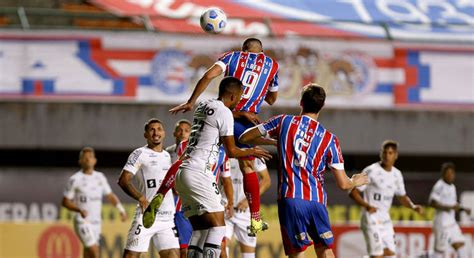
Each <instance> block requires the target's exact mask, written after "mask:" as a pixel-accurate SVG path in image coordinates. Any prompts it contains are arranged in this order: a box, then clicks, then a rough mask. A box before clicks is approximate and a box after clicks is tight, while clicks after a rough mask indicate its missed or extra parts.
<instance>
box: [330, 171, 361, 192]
mask: <svg viewBox="0 0 474 258" xmlns="http://www.w3.org/2000/svg"><path fill="white" fill-rule="evenodd" d="M330 169H331V171H332V172H333V174H334V176H335V177H336V185H337V187H339V189H341V190H350V189H352V188H354V187H358V186H361V185H365V184H367V183H368V182H369V177H368V176H367V173H365V172H362V173H359V174H354V175H352V177H351V178H349V177H348V176H347V174H346V171H344V170H341V169H336V168H333V167H330Z"/></svg>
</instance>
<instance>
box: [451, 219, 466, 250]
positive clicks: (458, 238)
mask: <svg viewBox="0 0 474 258" xmlns="http://www.w3.org/2000/svg"><path fill="white" fill-rule="evenodd" d="M448 230H449V233H448V234H449V240H450V243H451V246H452V247H453V249H454V250H455V251H456V257H462V258H464V257H467V255H466V252H465V250H464V249H465V248H464V243H465V239H464V236H463V234H462V231H461V228H460V227H459V225H457V224H456V225H453V226H451V227H449V228H448Z"/></svg>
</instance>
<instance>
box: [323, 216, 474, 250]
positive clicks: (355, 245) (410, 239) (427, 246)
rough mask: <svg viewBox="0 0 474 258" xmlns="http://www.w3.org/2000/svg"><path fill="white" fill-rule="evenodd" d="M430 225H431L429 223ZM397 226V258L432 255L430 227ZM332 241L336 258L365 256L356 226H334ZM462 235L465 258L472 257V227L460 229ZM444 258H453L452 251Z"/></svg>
mask: <svg viewBox="0 0 474 258" xmlns="http://www.w3.org/2000/svg"><path fill="white" fill-rule="evenodd" d="M429 224H431V223H429ZM429 224H428V225H426V224H425V225H420V226H416V225H399V226H395V242H396V245H397V250H396V252H397V257H424V255H428V254H429V253H433V242H434V239H433V234H432V228H431V225H429ZM332 230H333V233H334V236H335V239H334V243H335V244H334V246H335V247H334V249H333V250H334V253H335V255H336V257H363V256H364V255H366V254H367V251H366V245H365V241H364V237H363V235H362V231H361V230H360V228H359V226H357V225H336V226H333V227H332ZM461 230H462V232H463V234H464V238H465V240H466V242H465V246H464V248H465V253H466V255H467V257H474V252H473V251H474V250H473V243H472V241H473V235H474V227H472V226H470V227H461ZM446 255H447V256H446V257H454V256H452V255H453V250H449V251H448V252H447V253H446Z"/></svg>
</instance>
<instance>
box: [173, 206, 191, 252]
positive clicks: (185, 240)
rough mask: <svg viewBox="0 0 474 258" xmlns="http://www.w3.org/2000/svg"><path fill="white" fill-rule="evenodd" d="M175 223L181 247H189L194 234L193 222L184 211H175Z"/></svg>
mask: <svg viewBox="0 0 474 258" xmlns="http://www.w3.org/2000/svg"><path fill="white" fill-rule="evenodd" d="M174 224H175V225H176V230H177V231H178V237H179V248H188V245H189V241H191V236H192V234H193V227H192V226H191V222H189V220H188V219H187V218H186V217H185V216H184V212H183V211H180V212H176V213H175V215H174Z"/></svg>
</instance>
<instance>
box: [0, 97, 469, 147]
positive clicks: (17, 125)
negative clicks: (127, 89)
mask: <svg viewBox="0 0 474 258" xmlns="http://www.w3.org/2000/svg"><path fill="white" fill-rule="evenodd" d="M169 108H170V106H167V105H151V104H124V103H114V104H110V103H107V104H98V103H60V102H2V103H0V117H1V120H0V148H1V149H10V148H15V149H78V148H80V147H82V146H84V145H91V146H93V147H95V148H98V149H103V150H130V149H133V148H135V147H136V146H140V145H142V144H144V139H143V136H142V132H143V124H144V122H145V121H146V120H147V119H149V118H151V117H157V118H159V119H161V120H163V121H164V122H165V124H166V130H167V133H168V134H167V139H166V145H168V144H171V143H172V130H173V127H174V123H175V122H176V121H177V120H178V119H181V118H188V119H191V115H192V114H191V113H186V114H184V115H183V114H180V115H176V116H174V115H171V114H169V113H168V111H167V110H168V109H169ZM264 110H265V111H266V112H263V113H262V114H261V117H262V119H266V118H268V117H270V116H271V115H274V114H279V113H290V114H291V113H297V112H298V110H296V109H284V110H282V109H269V108H264ZM320 120H321V121H322V123H323V124H324V125H325V126H326V128H328V129H329V130H331V131H332V132H334V133H336V134H337V135H338V136H339V138H340V142H341V145H342V149H343V152H345V153H361V154H363V153H374V152H377V150H378V148H379V146H380V143H381V142H382V141H383V140H384V139H388V138H390V139H394V140H397V141H399V142H400V151H403V152H404V153H409V154H415V155H418V154H420V155H461V156H471V155H474V111H459V112H454V111H406V110H362V109H348V110H342V109H327V110H324V111H323V112H322V114H321V117H320Z"/></svg>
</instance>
